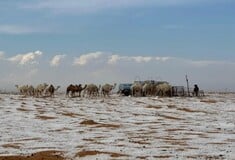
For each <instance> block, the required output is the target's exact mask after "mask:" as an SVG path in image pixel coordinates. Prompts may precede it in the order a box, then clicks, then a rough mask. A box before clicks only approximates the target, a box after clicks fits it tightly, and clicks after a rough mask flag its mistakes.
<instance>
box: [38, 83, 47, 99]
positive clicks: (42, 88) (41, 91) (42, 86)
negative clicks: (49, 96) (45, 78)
mask: <svg viewBox="0 0 235 160" xmlns="http://www.w3.org/2000/svg"><path fill="white" fill-rule="evenodd" d="M47 86H48V84H46V83H43V84H39V85H37V87H36V88H35V96H36V97H39V96H43V92H44V91H45V89H46V88H47Z"/></svg>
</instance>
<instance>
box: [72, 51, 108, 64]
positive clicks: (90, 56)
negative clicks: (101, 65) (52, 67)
mask: <svg viewBox="0 0 235 160" xmlns="http://www.w3.org/2000/svg"><path fill="white" fill-rule="evenodd" d="M103 54H104V53H103V52H94V53H88V54H83V55H81V56H80V57H79V58H75V59H74V65H80V66H84V65H86V64H87V63H88V62H91V61H92V60H95V59H98V58H100V57H101V56H102V55H103Z"/></svg>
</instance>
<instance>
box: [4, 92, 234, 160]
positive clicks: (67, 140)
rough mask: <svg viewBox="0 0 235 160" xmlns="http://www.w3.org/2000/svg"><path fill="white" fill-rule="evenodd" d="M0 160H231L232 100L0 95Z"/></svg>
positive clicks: (221, 97)
mask: <svg viewBox="0 0 235 160" xmlns="http://www.w3.org/2000/svg"><path fill="white" fill-rule="evenodd" d="M0 132H1V133H0V156H1V155H12V154H30V153H35V152H38V151H43V150H58V151H63V152H64V153H65V155H66V157H68V158H71V159H102V160H103V159H112V158H113V159H235V95H234V94H213V95H207V96H206V97H203V98H195V97H192V98H190V97H189V98H182V97H173V98H158V97H138V98H134V97H119V96H118V95H112V96H111V98H66V97H65V96H64V95H60V96H56V97H55V98H32V97H27V98H25V97H22V96H20V95H4V94H3V95H0Z"/></svg>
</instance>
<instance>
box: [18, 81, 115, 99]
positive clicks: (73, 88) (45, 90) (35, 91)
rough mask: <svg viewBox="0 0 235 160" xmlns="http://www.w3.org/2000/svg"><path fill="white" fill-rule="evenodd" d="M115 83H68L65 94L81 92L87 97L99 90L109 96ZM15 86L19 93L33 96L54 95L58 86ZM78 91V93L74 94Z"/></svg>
mask: <svg viewBox="0 0 235 160" xmlns="http://www.w3.org/2000/svg"><path fill="white" fill-rule="evenodd" d="M115 86H116V84H114V85H110V84H105V85H103V86H101V85H100V86H99V87H98V86H97V85H95V84H88V85H87V84H86V85H84V86H82V84H79V85H73V84H70V85H69V86H68V87H67V89H66V96H67V97H75V96H79V97H81V96H82V95H81V93H82V92H83V96H85V95H87V96H89V97H91V96H98V95H99V91H100V90H101V93H102V95H104V96H109V94H110V92H111V91H112V90H113V89H114V88H115ZM15 87H16V88H17V89H18V91H19V92H20V94H22V95H25V96H34V97H54V95H55V91H57V90H58V89H59V88H60V86H57V87H54V86H53V85H52V84H51V85H48V84H47V83H43V84H39V85H37V86H36V87H33V86H32V85H22V86H19V85H15ZM76 93H78V95H76Z"/></svg>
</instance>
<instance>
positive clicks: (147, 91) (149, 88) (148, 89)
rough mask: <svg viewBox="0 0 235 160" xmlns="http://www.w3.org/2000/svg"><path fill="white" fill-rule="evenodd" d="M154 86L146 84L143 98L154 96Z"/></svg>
mask: <svg viewBox="0 0 235 160" xmlns="http://www.w3.org/2000/svg"><path fill="white" fill-rule="evenodd" d="M152 89H153V84H151V83H145V84H144V85H143V87H142V91H143V96H150V95H152Z"/></svg>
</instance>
